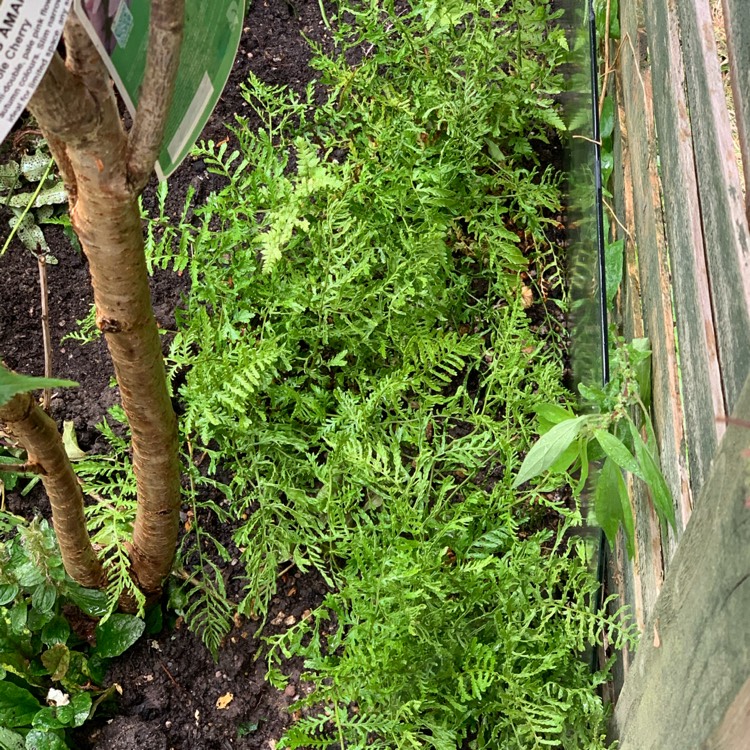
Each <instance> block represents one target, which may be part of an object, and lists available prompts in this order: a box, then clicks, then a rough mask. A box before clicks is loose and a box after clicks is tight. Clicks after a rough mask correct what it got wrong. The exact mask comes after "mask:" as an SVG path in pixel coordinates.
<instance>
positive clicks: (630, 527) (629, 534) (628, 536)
mask: <svg viewBox="0 0 750 750" xmlns="http://www.w3.org/2000/svg"><path fill="white" fill-rule="evenodd" d="M617 491H618V493H619V495H620V505H621V506H622V527H623V529H624V531H625V546H626V547H627V550H628V557H629V558H630V559H631V560H632V559H633V558H634V557H635V519H634V518H633V506H632V505H631V504H630V495H629V494H628V486H627V485H626V484H625V477H623V475H622V472H621V471H618V472H617Z"/></svg>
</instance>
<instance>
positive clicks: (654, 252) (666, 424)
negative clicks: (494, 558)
mask: <svg viewBox="0 0 750 750" xmlns="http://www.w3.org/2000/svg"><path fill="white" fill-rule="evenodd" d="M639 17H642V7H641V2H640V0H628V1H627V2H622V3H621V6H620V25H621V29H622V42H621V49H620V55H619V74H620V77H619V83H620V86H619V91H620V92H621V94H622V102H623V108H624V117H625V120H626V122H627V130H628V150H629V154H630V169H631V174H632V186H633V214H634V226H635V240H636V244H637V253H638V267H639V268H638V270H639V278H640V285H641V297H642V305H643V317H644V321H645V327H646V335H647V336H648V337H649V338H650V340H651V349H652V351H653V364H652V380H653V415H654V425H655V428H656V432H657V438H658V442H659V445H658V448H659V455H660V458H661V466H662V472H663V474H664V477H665V479H666V481H667V484H668V486H669V488H670V490H671V492H672V497H673V499H674V502H675V505H676V508H675V511H676V517H677V521H678V533H679V532H680V531H681V530H682V526H683V522H684V519H685V517H686V512H685V508H689V503H690V500H689V497H690V488H689V485H688V480H687V469H686V461H685V449H684V432H683V420H682V411H681V402H680V392H679V381H678V372H677V354H676V349H675V338H674V323H673V318H672V301H671V286H670V272H669V261H668V257H667V248H666V237H665V230H664V224H663V221H662V215H661V183H660V179H659V173H658V157H657V148H656V134H655V128H654V121H653V107H652V87H651V79H650V71H649V67H648V64H647V57H648V52H647V43H646V40H645V35H644V32H643V29H642V28H640V27H639V23H638V18H639ZM650 505H651V504H650V503H641V502H637V503H636V510H637V517H636V524H637V529H636V530H637V535H638V536H639V537H641V538H639V540H638V548H639V552H640V553H642V554H643V557H642V558H640V559H639V560H638V564H639V565H640V567H641V569H640V574H641V576H642V577H643V576H650V575H653V576H654V582H656V581H658V580H659V578H660V576H659V574H658V572H657V571H659V570H660V569H661V564H660V561H659V560H658V553H657V548H658V545H656V540H654V539H651V538H649V537H650V534H651V533H652V530H653V523H652V521H651V520H650V516H651V508H650ZM657 537H658V532H657ZM662 542H663V543H664V548H665V549H664V555H663V557H664V559H665V561H668V560H669V559H670V558H671V556H672V554H673V553H674V550H675V549H676V545H677V538H675V537H673V536H672V535H671V534H670V535H666V538H665V539H663V540H662ZM652 571H653V573H652ZM644 586H645V587H648V586H649V584H648V583H647V582H646V581H644ZM652 597H653V591H646V592H645V593H644V599H645V601H644V606H646V608H647V609H648V605H647V604H646V601H649V600H650V599H651V598H652Z"/></svg>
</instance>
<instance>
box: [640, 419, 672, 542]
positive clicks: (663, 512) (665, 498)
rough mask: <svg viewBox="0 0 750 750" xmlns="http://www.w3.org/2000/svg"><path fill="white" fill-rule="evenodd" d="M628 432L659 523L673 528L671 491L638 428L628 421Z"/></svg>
mask: <svg viewBox="0 0 750 750" xmlns="http://www.w3.org/2000/svg"><path fill="white" fill-rule="evenodd" d="M630 434H631V435H632V436H633V445H634V446H635V455H636V458H637V459H638V463H639V464H640V466H641V470H642V472H643V478H644V480H645V482H646V484H647V485H648V488H649V490H650V492H651V499H652V501H653V503H654V509H655V510H656V514H657V515H658V516H659V520H660V521H661V523H662V524H663V525H664V526H666V525H667V523H669V524H670V525H671V526H672V528H673V529H676V528H677V521H676V519H675V514H674V505H673V503H672V493H671V492H670V491H669V487H667V483H666V482H665V481H664V476H663V475H662V473H661V469H660V468H659V465H658V464H657V463H656V461H655V460H654V457H653V456H652V455H651V451H650V450H649V449H648V446H647V445H646V444H645V443H644V442H643V438H642V437H641V435H640V433H639V432H638V428H637V427H636V426H635V425H634V424H632V422H631V423H630Z"/></svg>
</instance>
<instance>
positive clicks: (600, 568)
mask: <svg viewBox="0 0 750 750" xmlns="http://www.w3.org/2000/svg"><path fill="white" fill-rule="evenodd" d="M588 5H589V46H590V50H589V51H590V58H591V122H592V126H593V127H592V130H593V132H592V141H593V146H594V180H595V185H594V187H595V210H596V244H597V258H598V261H599V263H598V265H599V268H598V271H599V330H600V331H601V356H602V385H607V383H609V376H610V373H609V332H608V324H609V321H608V318H607V267H606V255H605V237H604V196H603V194H602V144H601V128H600V126H599V70H598V65H597V59H598V50H597V43H596V14H595V13H594V0H588ZM606 557H607V539H606V537H605V535H604V530H603V529H599V559H598V560H597V566H596V578H597V582H598V584H599V585H598V588H597V592H596V598H595V602H594V605H595V608H596V611H597V612H599V611H601V609H602V607H603V606H604V578H605V576H606V572H607V571H606ZM596 661H597V650H596V649H593V650H592V654H591V669H592V671H595V670H596V666H597V664H596Z"/></svg>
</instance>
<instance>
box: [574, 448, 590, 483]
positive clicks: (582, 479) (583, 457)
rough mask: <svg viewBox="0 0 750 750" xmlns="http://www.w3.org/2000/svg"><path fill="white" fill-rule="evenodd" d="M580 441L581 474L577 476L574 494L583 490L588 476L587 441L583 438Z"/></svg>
mask: <svg viewBox="0 0 750 750" xmlns="http://www.w3.org/2000/svg"><path fill="white" fill-rule="evenodd" d="M580 442H581V476H580V477H579V478H578V484H577V485H576V488H575V493H576V495H580V494H581V493H582V492H583V489H584V487H585V486H586V482H587V480H588V478H589V463H590V461H589V441H588V440H586V439H585V438H584V439H583V440H581V441H580Z"/></svg>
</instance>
